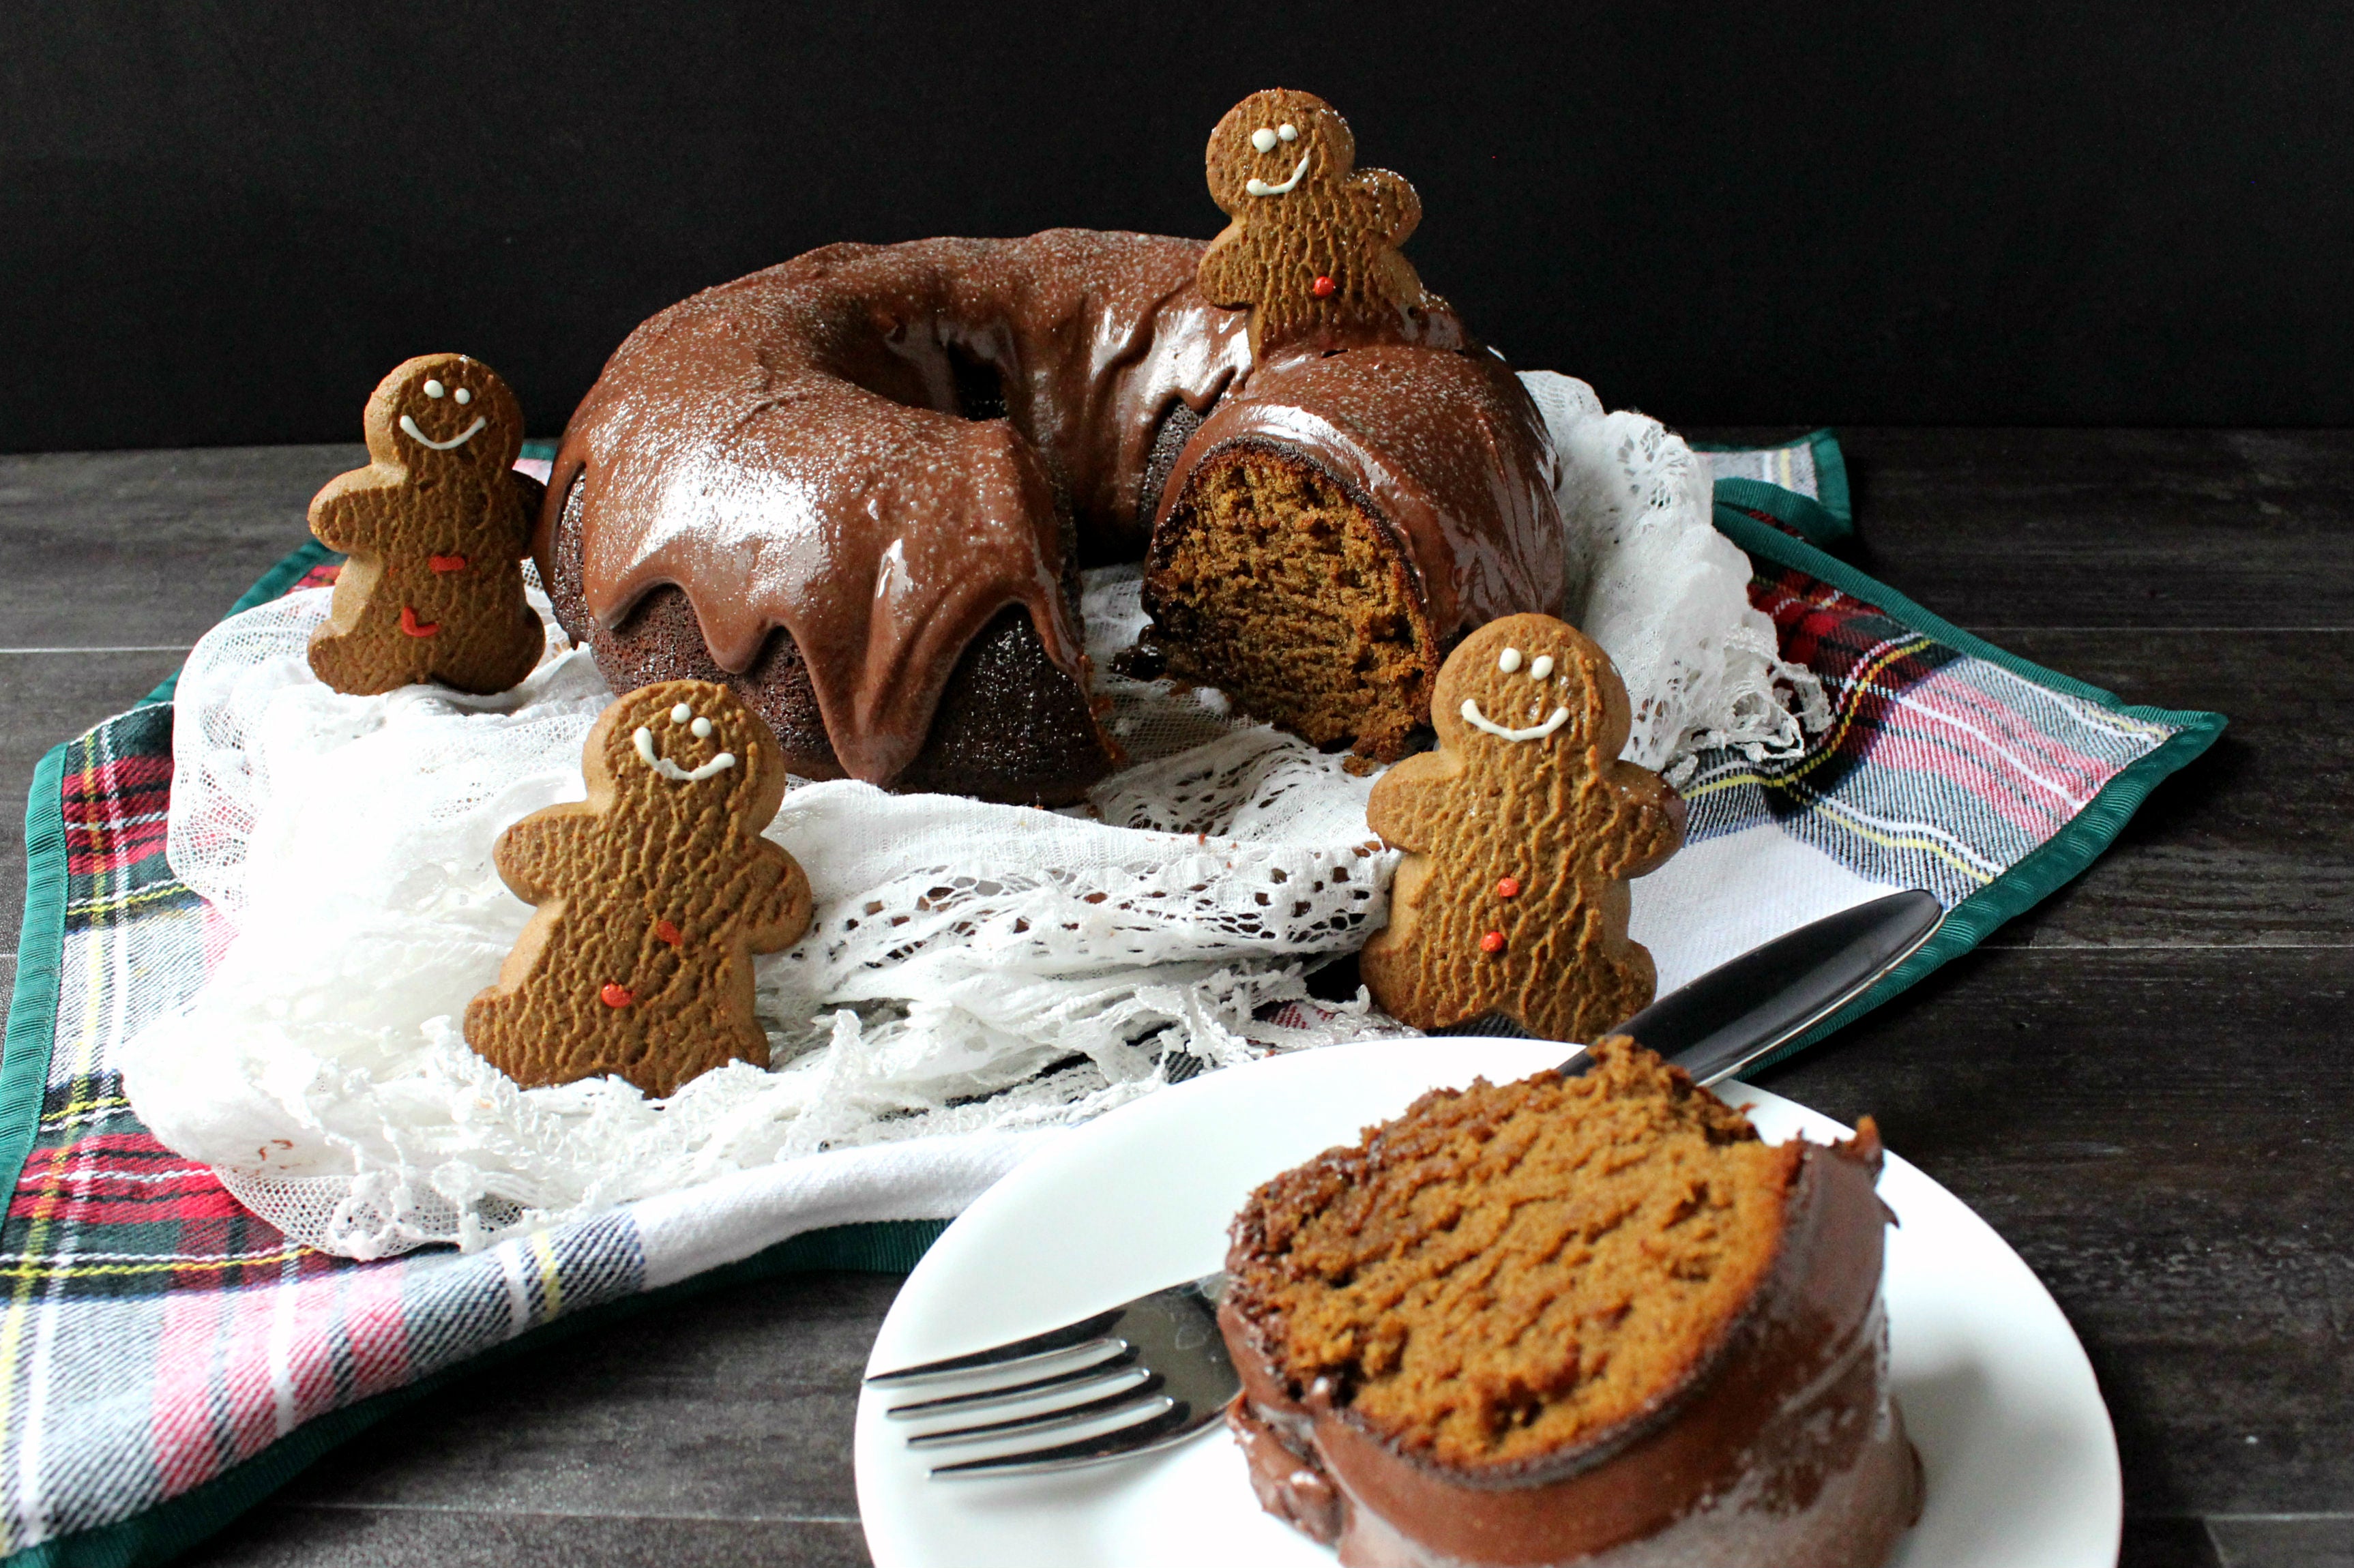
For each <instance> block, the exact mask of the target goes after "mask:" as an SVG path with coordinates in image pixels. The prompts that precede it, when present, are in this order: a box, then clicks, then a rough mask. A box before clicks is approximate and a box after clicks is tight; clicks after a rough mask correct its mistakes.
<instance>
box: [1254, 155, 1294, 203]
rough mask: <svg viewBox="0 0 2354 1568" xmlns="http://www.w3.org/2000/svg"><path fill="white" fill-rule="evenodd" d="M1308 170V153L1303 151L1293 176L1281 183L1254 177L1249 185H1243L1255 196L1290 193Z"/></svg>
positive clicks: (1292, 173) (1292, 172)
mask: <svg viewBox="0 0 2354 1568" xmlns="http://www.w3.org/2000/svg"><path fill="white" fill-rule="evenodd" d="M1307 172H1308V154H1305V153H1302V154H1299V165H1298V166H1297V167H1295V168H1294V169H1293V170H1292V171H1291V177H1290V178H1289V179H1288V180H1286V181H1284V182H1283V183H1282V184H1281V185H1268V184H1267V182H1266V181H1265V180H1260V179H1254V180H1252V181H1251V182H1250V183H1249V184H1248V185H1245V186H1243V189H1245V190H1246V191H1248V192H1250V194H1251V195H1253V196H1284V195H1287V194H1288V193H1289V191H1290V190H1291V187H1292V186H1294V185H1298V184H1299V176H1300V175H1304V174H1306V173H1307Z"/></svg>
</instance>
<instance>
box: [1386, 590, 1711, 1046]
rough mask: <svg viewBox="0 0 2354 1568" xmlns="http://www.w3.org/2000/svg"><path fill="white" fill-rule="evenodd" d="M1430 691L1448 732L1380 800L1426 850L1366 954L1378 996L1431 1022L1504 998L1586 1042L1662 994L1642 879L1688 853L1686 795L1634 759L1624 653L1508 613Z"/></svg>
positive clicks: (1467, 646)
mask: <svg viewBox="0 0 2354 1568" xmlns="http://www.w3.org/2000/svg"><path fill="white" fill-rule="evenodd" d="M1430 708H1431V720H1432V723H1433V724H1434V725H1436V726H1437V730H1438V741H1439V747H1440V748H1439V749H1438V750H1437V751H1432V752H1425V753H1424V754H1423V755H1421V756H1419V757H1412V758H1407V759H1406V760H1405V761H1404V762H1401V763H1399V764H1398V765H1397V766H1396V767H1395V768H1391V769H1390V770H1389V772H1388V773H1386V774H1384V776H1383V778H1382V779H1381V781H1380V782H1379V783H1377V784H1375V785H1374V786H1373V796H1372V799H1371V800H1368V801H1367V803H1366V806H1365V820H1366V821H1368V822H1370V823H1372V824H1373V831H1374V832H1378V833H1380V834H1381V835H1382V837H1384V839H1387V840H1388V841H1389V842H1391V843H1393V844H1395V845H1397V846H1398V847H1399V848H1401V849H1404V850H1406V851H1409V852H1410V853H1408V854H1407V855H1406V857H1405V861H1404V863H1401V864H1400V865H1399V867H1398V874H1397V880H1396V882H1395V883H1394V885H1393V886H1392V888H1391V890H1390V923H1389V925H1388V926H1387V927H1384V929H1383V930H1381V931H1380V932H1378V933H1376V934H1375V936H1374V937H1373V940H1372V941H1370V942H1368V943H1367V944H1366V945H1365V950H1364V954H1363V959H1362V960H1361V961H1362V967H1363V974H1364V979H1365V984H1366V986H1367V987H1368V989H1370V990H1371V991H1372V992H1373V1000H1374V1001H1378V1002H1380V1003H1381V1005H1382V1006H1383V1007H1384V1008H1385V1009H1387V1010H1388V1011H1389V1012H1391V1013H1392V1014H1393V1015H1394V1016H1395V1017H1397V1018H1398V1019H1400V1020H1402V1021H1403V1022H1407V1023H1411V1024H1413V1025H1414V1026H1415V1027H1416V1028H1418V1029H1442V1028H1445V1027H1446V1026H1447V1025H1448V1024H1452V1023H1460V1022H1464V1021H1465V1020H1467V1019H1473V1018H1478V1017H1479V1016H1480V1015H1482V1014H1484V1013H1488V1012H1500V1013H1502V1014H1504V1015H1505V1016H1506V1017H1509V1018H1511V1019H1513V1020H1515V1021H1517V1022H1519V1023H1520V1024H1521V1025H1522V1027H1523V1028H1525V1029H1527V1030H1528V1031H1529V1032H1530V1033H1533V1034H1537V1035H1541V1036H1543V1038H1545V1039H1548V1040H1569V1041H1588V1040H1592V1039H1594V1038H1595V1036H1596V1034H1598V1033H1601V1032H1602V1031H1605V1030H1607V1029H1609V1028H1611V1027H1612V1026H1613V1025H1615V1024H1618V1023H1621V1022H1625V1021H1626V1020H1627V1019H1628V1018H1629V1017H1631V1016H1632V1015H1633V1014H1635V1013H1636V1012H1640V1011H1641V1010H1642V1009H1643V1008H1645V1007H1647V1006H1649V1003H1650V1001H1651V992H1652V988H1653V986H1654V984H1655V976H1654V973H1653V970H1652V968H1651V955H1650V954H1649V952H1647V951H1646V950H1644V948H1642V947H1641V946H1640V945H1639V944H1638V943H1635V942H1632V941H1629V940H1628V938H1627V914H1628V895H1627V883H1628V880H1629V879H1630V878H1633V877H1638V876H1640V875H1642V874H1644V873H1645V872H1648V871H1651V870H1653V869H1655V868H1657V867H1658V866H1659V864H1660V863H1662V862H1664V861H1665V860H1666V859H1667V858H1668V857H1669V856H1670V855H1671V854H1673V853H1675V852H1676V847H1677V845H1678V844H1679V843H1681V842H1682V838H1683V818H1684V809H1683V801H1682V800H1681V798H1680V797H1678V796H1677V794H1676V792H1675V791H1674V790H1673V789H1670V788H1668V786H1667V784H1666V783H1665V782H1664V781H1663V780H1662V779H1660V778H1659V775H1658V774H1656V773H1653V772H1652V771H1651V770H1650V769H1649V768H1639V767H1637V766H1636V765H1635V764H1634V763H1631V762H1624V761H1621V760H1619V758H1618V752H1619V749H1620V748H1621V747H1624V746H1625V745H1626V744H1627V730H1628V722H1629V715H1628V707H1627V688H1626V686H1625V685H1624V684H1623V683H1621V682H1620V681H1619V679H1618V672H1617V671H1616V670H1614V669H1613V668H1611V665H1610V659H1609V656H1608V655H1607V654H1606V653H1604V652H1602V650H1601V649H1600V648H1598V647H1596V645H1595V644H1594V642H1593V641H1590V640H1589V639H1588V638H1586V637H1585V635H1584V634H1583V633H1582V632H1580V631H1578V630H1576V629H1575V628H1574V627H1572V626H1570V625H1568V624H1567V623H1566V622H1564V621H1559V620H1554V619H1553V617H1552V616H1549V615H1511V616H1506V617H1505V618H1504V619H1503V620H1492V621H1490V622H1489V623H1488V624H1487V625H1486V626H1483V627H1481V628H1480V629H1479V630H1477V631H1475V632H1473V633H1472V634H1471V635H1470V636H1469V637H1467V638H1465V639H1464V640H1463V641H1462V643H1461V644H1460V645H1458V647H1457V648H1456V650H1455V652H1453V653H1451V654H1449V655H1448V656H1447V662H1446V664H1445V665H1444V666H1442V667H1441V668H1440V670H1439V672H1438V682H1437V687H1436V689H1435V694H1434V695H1433V697H1432V699H1431V705H1430Z"/></svg>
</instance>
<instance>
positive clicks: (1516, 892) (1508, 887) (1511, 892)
mask: <svg viewBox="0 0 2354 1568" xmlns="http://www.w3.org/2000/svg"><path fill="white" fill-rule="evenodd" d="M1520 895H1521V879H1520V878H1519V877H1517V876H1508V877H1506V878H1504V880H1503V881H1501V882H1500V883H1498V884H1496V896H1497V897H1499V898H1518V897H1519V896H1520Z"/></svg>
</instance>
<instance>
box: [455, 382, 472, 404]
mask: <svg viewBox="0 0 2354 1568" xmlns="http://www.w3.org/2000/svg"><path fill="white" fill-rule="evenodd" d="M455 396H456V397H457V399H458V407H460V408H464V407H465V406H466V405H467V404H469V403H471V402H472V401H473V400H474V395H473V394H472V392H469V391H468V390H467V389H466V388H464V387H459V388H458V390H457V392H456V394H455Z"/></svg>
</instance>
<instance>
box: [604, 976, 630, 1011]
mask: <svg viewBox="0 0 2354 1568" xmlns="http://www.w3.org/2000/svg"><path fill="white" fill-rule="evenodd" d="M597 1000H598V1001H601V1002H603V1003H604V1004H605V1005H606V1006H607V1007H627V1006H629V1005H630V1003H631V1002H633V1001H637V1000H638V993H637V992H636V991H631V989H630V988H629V987H628V986H625V985H622V984H620V983H619V982H618V981H614V980H607V981H606V982H605V989H604V990H602V991H599V992H598V993H597Z"/></svg>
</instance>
